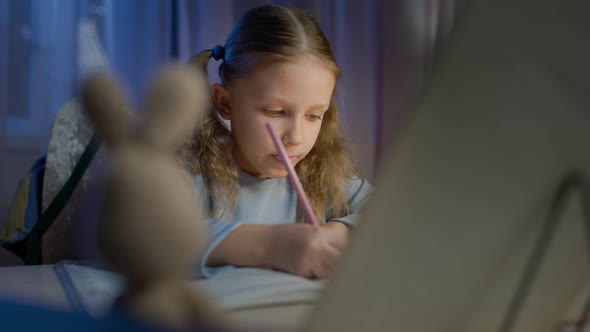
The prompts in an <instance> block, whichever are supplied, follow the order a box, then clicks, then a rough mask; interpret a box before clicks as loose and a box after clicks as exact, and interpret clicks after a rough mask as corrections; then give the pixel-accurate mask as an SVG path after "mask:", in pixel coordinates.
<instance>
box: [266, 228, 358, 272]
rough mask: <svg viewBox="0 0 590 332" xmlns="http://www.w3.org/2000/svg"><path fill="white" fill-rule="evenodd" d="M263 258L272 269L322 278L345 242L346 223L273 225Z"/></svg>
mask: <svg viewBox="0 0 590 332" xmlns="http://www.w3.org/2000/svg"><path fill="white" fill-rule="evenodd" d="M271 234H272V238H271V240H270V245H269V246H268V250H267V254H266V257H267V259H266V261H267V263H268V264H269V265H270V266H271V267H272V268H274V269H277V270H281V271H285V272H288V273H292V274H296V275H300V276H303V277H307V278H326V277H328V276H329V275H330V274H331V273H332V271H333V270H334V268H335V267H336V263H337V262H338V261H339V259H340V257H341V256H342V252H343V250H344V248H345V247H346V245H347V243H348V226H346V225H344V224H343V223H340V222H329V223H326V224H323V225H321V226H320V227H319V228H316V227H315V226H312V225H307V224H278V225H273V228H272V231H271Z"/></svg>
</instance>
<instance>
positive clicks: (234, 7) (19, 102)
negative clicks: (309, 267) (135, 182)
mask: <svg viewBox="0 0 590 332" xmlns="http://www.w3.org/2000/svg"><path fill="white" fill-rule="evenodd" d="M457 2H458V0H455V1H453V0H392V1H387V0H368V1H362V0H331V1H330V0H282V1H260V0H241V1H240V0H218V1H206V0H194V1H193V0H126V1H118V0H78V1H69V0H3V1H0V72H1V73H3V75H0V159H1V160H2V162H1V164H2V166H1V167H2V168H1V169H0V172H1V173H0V174H1V175H0V176H1V177H2V180H1V181H2V182H1V184H2V186H1V188H0V203H1V205H0V208H2V209H3V210H0V212H3V211H6V207H7V206H8V204H9V202H10V200H11V198H12V194H13V191H14V190H15V188H16V184H17V181H18V178H19V177H20V176H21V175H22V174H24V172H25V171H26V168H27V166H28V165H29V164H30V163H31V162H32V161H33V160H34V159H35V157H36V156H37V155H38V154H39V153H40V152H42V151H43V150H44V149H46V147H47V143H48V142H47V140H48V137H49V133H50V128H51V123H52V120H53V117H54V116H55V114H56V112H57V111H58V110H59V109H60V108H61V107H62V106H63V105H64V104H65V103H66V102H67V101H68V100H71V99H72V98H75V96H76V95H77V89H78V85H79V82H80V79H81V78H82V76H83V74H85V73H86V71H85V70H84V63H85V62H84V61H82V60H81V59H86V58H85V57H84V56H82V55H83V54H80V53H81V51H80V49H81V48H80V47H81V45H80V44H81V43H82V44H83V42H80V41H79V40H78V39H77V38H78V35H79V33H80V29H81V26H83V25H82V22H91V23H92V24H93V26H94V27H95V29H96V34H97V38H98V39H99V42H100V43H101V46H102V48H103V49H104V53H105V58H106V61H107V62H108V66H110V67H111V68H112V69H113V70H114V71H115V72H116V73H117V75H118V76H119V77H120V78H121V79H122V80H123V81H124V82H125V87H126V91H127V95H128V96H129V98H130V99H131V101H132V105H134V106H140V104H139V101H140V100H141V96H142V95H143V94H144V91H145V88H146V86H145V84H146V83H147V82H149V79H150V78H151V76H152V75H153V74H154V70H155V69H157V68H158V66H159V65H161V64H162V63H165V62H167V61H170V60H171V59H178V60H180V61H187V60H188V59H189V58H190V57H191V56H192V55H194V54H196V53H197V52H199V51H201V50H204V49H210V48H212V47H213V46H214V45H216V44H224V43H225V38H226V36H227V34H228V33H229V30H230V28H231V26H232V25H233V23H234V22H235V21H236V19H237V18H238V17H239V16H240V15H241V14H242V13H243V12H244V11H246V10H248V9H250V8H252V7H254V6H257V5H261V4H265V3H275V4H280V5H288V6H297V7H301V8H304V9H307V10H309V11H311V12H312V13H313V14H315V15H316V17H317V18H318V20H319V22H320V24H321V26H322V28H323V29H324V32H325V33H326V35H327V37H328V39H329V40H330V41H331V43H332V46H333V48H334V51H335V55H336V60H337V62H338V63H339V64H340V66H341V67H342V68H343V73H344V75H343V79H342V80H341V82H339V85H338V88H337V95H336V96H337V101H338V102H339V106H340V109H341V118H342V127H343V132H344V134H345V136H346V137H347V138H348V140H349V141H350V142H351V143H352V144H353V147H354V156H355V158H356V159H357V161H358V163H359V167H360V170H361V172H362V174H363V175H364V176H366V177H367V178H369V179H371V180H373V179H374V176H375V174H376V172H377V171H378V165H379V160H380V159H381V157H382V156H383V154H384V153H387V152H388V151H389V150H390V146H391V143H392V142H393V141H394V138H395V134H396V133H397V130H398V128H399V124H400V123H401V121H402V119H403V117H404V115H405V114H406V113H407V110H409V109H411V106H412V103H413V102H414V101H415V100H416V99H417V98H418V97H419V95H420V92H421V89H422V86H423V85H424V82H425V79H426V78H427V76H428V72H429V70H430V64H431V63H432V57H433V54H434V51H435V50H436V49H437V47H438V46H439V44H440V42H441V41H444V39H445V38H446V37H447V36H448V34H449V32H450V31H451V28H452V22H453V21H454V15H455V13H456V11H457V9H456V8H457V7H458V3H457ZM217 65H218V63H216V62H215V61H212V62H211V66H210V68H209V69H210V70H209V72H210V80H211V81H212V82H215V81H217V77H216V72H217V70H216V69H217ZM4 215H5V214H2V215H0V222H1V221H2V219H4V218H3V216H4Z"/></svg>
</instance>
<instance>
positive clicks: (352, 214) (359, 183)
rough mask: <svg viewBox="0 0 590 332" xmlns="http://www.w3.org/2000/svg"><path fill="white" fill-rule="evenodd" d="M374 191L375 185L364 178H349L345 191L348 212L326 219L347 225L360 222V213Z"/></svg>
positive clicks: (354, 224)
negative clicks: (346, 190)
mask: <svg viewBox="0 0 590 332" xmlns="http://www.w3.org/2000/svg"><path fill="white" fill-rule="evenodd" d="M374 191H375V187H373V186H372V185H371V184H370V183H369V182H368V181H367V180H366V179H364V178H361V177H355V178H353V179H351V180H350V181H349V183H348V193H347V198H348V205H349V214H348V215H346V216H343V217H338V218H334V219H330V220H328V221H329V222H330V221H339V222H342V223H344V224H346V225H348V226H356V225H357V224H358V223H359V222H360V219H361V217H362V214H361V213H362V211H363V209H364V207H365V205H366V204H367V202H368V201H369V199H370V198H371V195H372V194H373V192H374Z"/></svg>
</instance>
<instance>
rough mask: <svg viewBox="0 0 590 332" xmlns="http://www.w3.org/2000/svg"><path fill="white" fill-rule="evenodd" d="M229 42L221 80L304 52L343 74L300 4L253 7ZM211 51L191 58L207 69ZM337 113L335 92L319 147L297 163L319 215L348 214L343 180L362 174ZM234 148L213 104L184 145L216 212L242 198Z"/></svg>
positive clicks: (323, 217)
mask: <svg viewBox="0 0 590 332" xmlns="http://www.w3.org/2000/svg"><path fill="white" fill-rule="evenodd" d="M224 47H225V55H224V57H223V61H222V63H221V64H220V65H219V69H218V72H219V78H220V80H221V83H222V84H228V83H229V82H230V81H231V80H233V79H234V78H235V77H238V76H240V75H244V74H246V73H248V72H249V70H251V68H252V67H253V65H254V64H255V63H256V62H257V61H258V60H260V59H261V57H278V58H290V57H294V56H297V55H300V54H304V53H308V54H313V55H315V56H318V57H319V58H320V59H323V60H324V62H325V63H326V64H327V65H328V66H329V68H330V69H331V70H332V71H333V72H334V75H335V76H336V78H339V77H340V76H341V70H340V68H339V67H338V65H337V64H336V61H335V59H334V55H333V53H332V49H331V47H330V44H329V42H328V40H327V38H326V36H325V35H324V33H323V32H322V30H321V28H320V27H319V24H318V23H317V21H316V20H315V18H314V17H313V16H312V15H311V14H309V13H308V12H306V11H304V10H301V9H296V8H287V7H282V6H275V5H264V6H260V7H256V8H254V9H251V10H250V11H248V12H246V13H245V14H244V15H243V16H242V17H241V18H240V19H239V20H238V21H237V22H236V24H235V25H234V27H233V28H232V30H231V32H230V34H229V36H228V39H227V41H226V44H225V45H224ZM212 56H213V50H205V51H203V52H201V53H199V54H197V55H195V56H194V57H193V58H192V59H191V64H193V65H195V66H198V67H199V68H201V69H202V70H204V71H205V72H206V71H207V64H208V63H209V60H210V59H211V57H212ZM338 113H339V112H338V107H337V106H336V103H335V102H334V98H333V97H332V100H331V101H330V106H329V108H328V110H327V111H326V113H325V114H324V118H323V121H322V125H321V129H320V133H319V135H318V138H317V141H316V143H315V145H314V147H313V148H312V150H311V151H310V152H309V154H308V155H307V156H306V157H305V158H304V159H303V160H301V161H300V162H299V163H298V164H297V165H296V166H295V169H296V171H297V174H298V175H299V178H300V179H301V183H302V185H303V187H304V189H305V191H306V192H307V194H308V196H309V200H310V202H311V205H312V207H313V210H314V213H315V214H316V216H317V217H318V220H329V219H333V218H337V217H341V216H343V215H346V214H348V211H349V206H348V202H347V197H346V192H345V190H346V188H345V187H344V186H345V185H346V183H347V182H346V180H347V179H350V178H353V177H354V176H356V175H357V170H356V167H355V165H354V163H353V161H352V159H351V157H350V153H349V151H348V149H347V147H346V145H345V143H344V139H343V137H342V135H341V132H340V127H339V120H338ZM232 148H233V139H232V135H231V132H230V130H229V129H228V128H227V127H226V125H225V124H224V123H223V121H222V120H221V119H220V116H219V115H218V112H217V111H216V110H215V108H214V106H213V104H211V105H210V110H209V112H208V115H207V116H206V119H205V121H204V124H203V126H202V127H201V128H200V129H199V130H197V131H195V133H194V134H193V137H191V139H190V140H189V141H187V142H186V143H184V144H183V145H182V146H181V148H180V149H179V154H180V157H181V159H182V161H183V162H184V163H185V165H187V167H188V168H189V170H190V171H191V172H192V173H194V174H201V176H202V178H203V181H204V184H205V185H206V186H207V188H208V190H209V194H210V196H211V198H212V202H213V212H214V213H215V214H216V215H224V214H226V213H230V212H231V211H233V210H234V209H235V206H236V204H237V201H238V195H239V172H238V166H237V164H236V163H235V162H234V160H233V157H232V154H231V153H230V152H228V151H232ZM297 211H298V213H297V214H298V217H297V218H298V221H303V220H304V214H303V213H302V209H301V207H299V206H298V209H297ZM305 222H308V221H307V220H305Z"/></svg>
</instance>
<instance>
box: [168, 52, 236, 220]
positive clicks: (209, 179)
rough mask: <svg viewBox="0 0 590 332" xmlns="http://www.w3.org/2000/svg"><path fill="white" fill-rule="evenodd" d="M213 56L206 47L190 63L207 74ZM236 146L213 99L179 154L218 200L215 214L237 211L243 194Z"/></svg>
mask: <svg viewBox="0 0 590 332" xmlns="http://www.w3.org/2000/svg"><path fill="white" fill-rule="evenodd" d="M212 56H213V52H212V50H205V51H202V52H200V53H198V54H197V55H195V56H193V57H192V58H191V59H190V61H189V65H191V66H196V67H198V68H199V69H201V70H203V71H204V73H205V74H206V73H207V65H208V63H209V60H210V59H211V57H212ZM232 149H233V140H232V137H231V132H230V131H229V129H228V128H227V126H226V125H225V123H223V120H222V119H221V118H220V117H219V115H218V113H217V110H216V109H215V107H214V105H213V102H212V100H211V99H209V104H208V110H207V113H206V115H205V119H204V120H203V123H202V125H201V128H200V129H199V130H195V132H193V134H192V136H191V138H190V139H189V140H188V141H186V142H184V143H183V144H182V146H181V147H180V148H179V150H178V155H179V157H180V159H181V161H182V163H183V164H184V165H185V167H186V168H187V169H188V170H189V171H190V172H191V173H192V174H195V175H197V174H200V175H201V176H202V178H203V182H204V184H205V186H206V187H207V189H208V190H209V195H210V196H211V198H212V201H213V203H214V205H213V211H212V212H213V213H214V215H215V216H218V217H221V216H223V215H225V214H227V213H229V212H231V211H233V210H234V208H235V206H236V204H237V201H238V194H239V187H238V185H239V184H238V179H239V173H238V167H237V165H236V164H235V162H234V160H233V156H232V154H231V153H228V151H232Z"/></svg>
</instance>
